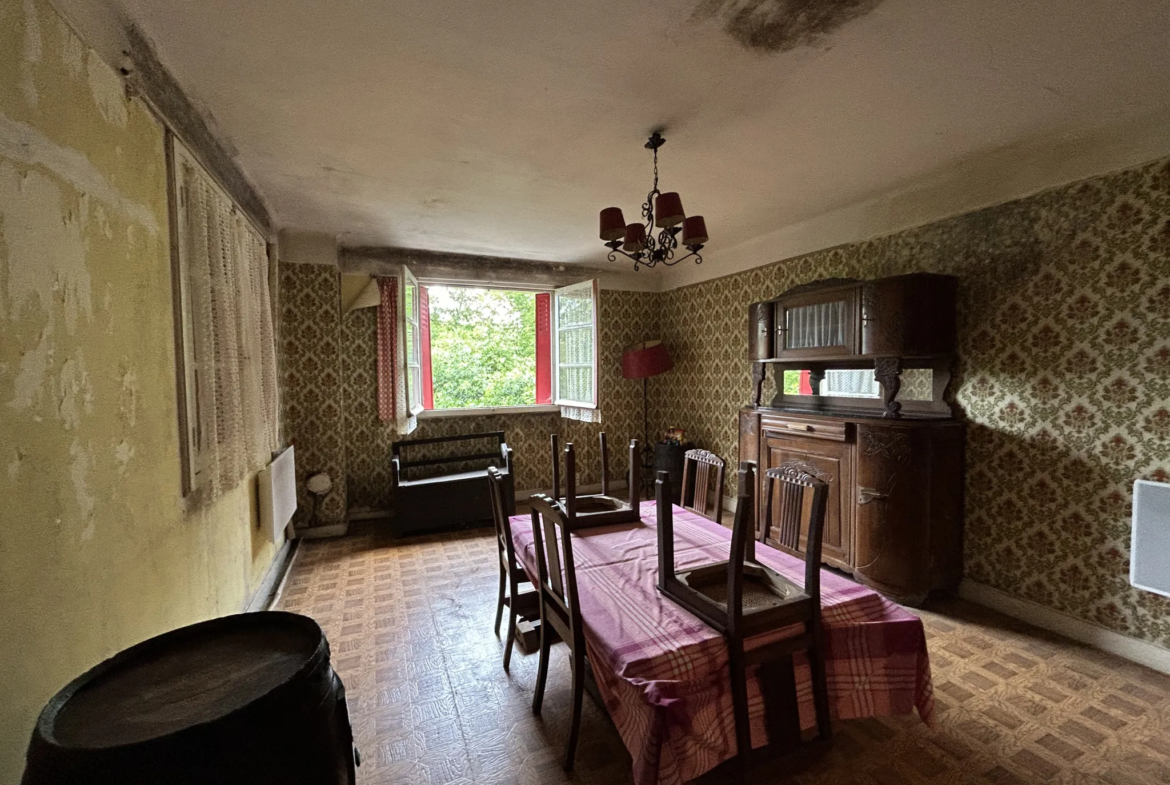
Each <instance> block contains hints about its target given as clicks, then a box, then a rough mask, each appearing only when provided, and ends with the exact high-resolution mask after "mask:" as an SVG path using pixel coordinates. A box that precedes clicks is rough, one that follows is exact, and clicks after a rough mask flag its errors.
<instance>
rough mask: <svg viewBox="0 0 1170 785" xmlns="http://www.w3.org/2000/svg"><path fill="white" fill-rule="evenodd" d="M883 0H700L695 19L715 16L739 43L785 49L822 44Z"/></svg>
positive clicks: (758, 48) (761, 49) (756, 48)
mask: <svg viewBox="0 0 1170 785" xmlns="http://www.w3.org/2000/svg"><path fill="white" fill-rule="evenodd" d="M881 2H882V0H703V2H702V3H700V4H699V5H698V6H697V7H696V8H695V11H694V15H693V16H694V18H695V19H696V20H707V19H717V20H719V22H720V23H721V24H722V26H723V30H724V32H726V33H727V35H729V36H731V38H732V39H733V40H735V41H736V42H737V43H738V44H740V46H743V47H744V48H745V49H750V50H754V51H759V52H788V51H790V50H792V49H795V48H797V47H800V46H823V45H825V42H826V39H827V38H828V37H829V36H830V35H832V34H833V33H834V32H836V31H837V30H838V29H840V28H841V27H842V26H843V25H845V24H847V23H849V22H852V21H853V20H854V19H858V18H860V17H862V16H865V15H866V14H868V13H870V12H871V11H873V10H874V9H875V8H877V7H878V6H879V5H880V4H881Z"/></svg>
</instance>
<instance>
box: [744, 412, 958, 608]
mask: <svg viewBox="0 0 1170 785" xmlns="http://www.w3.org/2000/svg"><path fill="white" fill-rule="evenodd" d="M963 433H964V426H963V424H962V423H959V422H956V421H954V420H946V421H940V420H908V419H880V418H867V419H861V418H856V419H851V418H843V417H835V416H820V415H810V414H803V413H800V414H797V413H791V412H785V411H783V410H781V409H774V408H764V407H747V408H745V409H743V410H742V411H741V412H740V414H739V457H740V460H741V461H742V460H748V461H757V462H758V464H759V466H760V471H759V472H758V473H757V481H756V499H757V500H759V499H763V494H762V489H763V482H764V470H766V469H769V468H771V467H773V466H779V465H780V464H781V463H785V462H787V461H793V460H795V461H800V462H802V463H804V464H807V465H808V467H809V470H810V471H811V472H812V473H814V474H816V475H817V476H818V477H820V478H821V479H823V480H824V481H825V482H827V483H828V484H829V503H828V509H827V511H826V518H825V533H824V545H823V549H824V551H823V559H824V561H825V562H826V563H827V564H829V565H831V566H833V567H837V568H839V569H842V570H845V571H846V572H850V573H852V574H853V575H854V577H855V578H857V579H858V580H859V581H861V582H862V583H864V584H866V585H867V586H872V587H873V588H874V589H877V590H878V591H880V592H881V593H882V594H885V595H887V596H889V597H890V598H892V599H894V600H897V601H898V602H902V603H905V604H907V605H917V604H920V603H921V602H922V601H923V600H924V599H925V598H926V595H927V594H929V593H930V592H931V591H932V590H934V589H944V590H954V589H956V588H957V587H958V584H959V580H960V579H961V578H962V577H963ZM773 505H774V506H778V505H779V498H776V499H775V500H774V501H773ZM756 509H757V510H758V512H759V521H758V524H757V525H758V526H759V527H761V528H762V527H763V525H764V512H765V511H764V509H763V505H762V504H757V505H756ZM772 520H774V521H776V520H779V509H778V507H777V508H776V509H774V510H773V514H772ZM767 539H768V542H769V544H771V545H775V546H776V547H781V546H780V545H779V543H777V542H775V541H774V539H773V537H772V532H768V533H767ZM803 542H804V539H803V536H802V538H801V543H802V546H803ZM792 552H793V553H795V554H796V555H799V556H802V555H803V554H802V553H801V552H800V551H799V550H797V551H792Z"/></svg>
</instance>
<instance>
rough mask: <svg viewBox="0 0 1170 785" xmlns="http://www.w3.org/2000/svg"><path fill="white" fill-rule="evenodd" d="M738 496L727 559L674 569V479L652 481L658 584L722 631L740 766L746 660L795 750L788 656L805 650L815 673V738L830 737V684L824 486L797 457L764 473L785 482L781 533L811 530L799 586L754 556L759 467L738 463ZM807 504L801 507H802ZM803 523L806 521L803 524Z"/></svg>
mask: <svg viewBox="0 0 1170 785" xmlns="http://www.w3.org/2000/svg"><path fill="white" fill-rule="evenodd" d="M738 474H739V488H740V492H739V496H738V500H737V505H736V512H735V524H734V526H733V527H732V534H731V553H730V556H729V558H728V560H727V561H725V562H716V563H714V564H709V565H704V566H702V567H698V568H695V569H692V570H689V571H687V572H685V573H680V574H678V575H676V574H675V570H674V525H673V519H672V510H671V506H670V502H669V488H668V486H669V484H670V481H669V479H668V478H667V476H666V473H665V472H661V473H659V476H658V481H657V489H656V490H657V500H658V504H657V512H658V558H659V568H658V586H659V589H660V590H661V591H662V592H663V594H666V595H667V596H668V597H670V598H671V599H673V600H674V601H675V602H677V603H679V604H680V605H682V606H683V607H684V608H686V609H687V610H689V611H690V612H691V613H694V614H695V615H696V616H698V617H699V618H700V619H702V620H704V621H705V622H707V623H708V624H709V625H711V626H712V627H714V628H715V629H717V630H719V631H720V632H721V633H722V634H723V635H724V637H725V638H726V639H727V647H728V667H729V670H730V677H731V695H732V703H733V705H734V708H735V735H736V749H737V753H738V757H739V761H740V763H741V765H742V764H743V763H744V762H746V761H747V759H748V756H749V755H750V754H751V752H752V740H751V723H750V721H749V717H748V697H747V674H748V669H749V668H753V667H757V666H758V668H759V671H758V673H759V677H760V683H761V691H762V694H763V698H764V711H765V727H766V729H767V733H768V742H769V744H773V743H775V744H777V745H779V746H780V747H781V749H783V750H786V751H787V750H792V749H794V748H796V747H798V746H799V745H800V744H801V742H802V738H801V729H800V712H799V705H798V703H797V698H796V673H795V669H794V667H793V660H792V658H793V655H794V654H796V653H797V652H801V651H803V652H805V654H806V656H807V658H808V663H809V669H810V672H811V676H812V687H813V704H814V706H815V708H816V716H817V738H818V739H819V740H820V741H828V740H829V739H830V738H831V737H832V728H831V725H830V722H829V693H828V683H827V681H826V678H825V660H824V641H823V636H822V632H821V589H820V586H821V583H820V580H821V569H820V534H821V531H822V530H823V525H824V519H825V500H826V497H827V495H828V486H827V485H826V484H825V483H824V482H823V481H821V480H820V479H818V478H816V477H814V476H813V475H811V474H809V473H808V472H806V471H804V469H803V468H801V467H800V466H799V465H786V466H781V467H777V468H774V469H770V470H769V471H768V472H767V476H768V480H769V482H772V481H776V482H779V483H781V485H782V487H783V491H782V493H781V497H782V499H783V504H782V505H781V512H782V517H781V520H780V521H779V525H778V528H779V530H780V531H783V532H797V533H798V532H799V531H800V530H801V529H802V528H804V529H805V530H807V531H808V532H809V541H808V548H807V551H806V555H805V573H804V586H797V585H796V584H795V583H793V582H792V581H789V580H788V579H787V578H785V577H784V576H782V575H780V574H779V573H777V572H776V571H774V570H772V569H771V568H769V567H767V566H765V565H763V564H761V563H759V562H758V561H756V558H755V556H756V554H755V529H756V527H755V511H754V509H753V508H754V505H753V501H754V500H753V493H752V488H753V486H754V485H755V474H756V466H755V464H754V463H752V462H750V461H744V462H741V463H740V465H739V473H738ZM805 511H807V516H806V515H805V514H804V513H805ZM802 523H803V526H802ZM797 625H799V632H798V633H796V634H794V635H792V636H789V637H785V638H782V639H781V640H779V641H774V642H771V643H766V644H763V645H760V646H755V647H750V648H749V647H747V646H745V641H747V640H748V639H750V638H752V637H755V636H758V635H762V634H764V633H769V632H774V631H776V630H781V629H784V628H785V627H795V626H797Z"/></svg>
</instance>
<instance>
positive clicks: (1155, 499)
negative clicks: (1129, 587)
mask: <svg viewBox="0 0 1170 785" xmlns="http://www.w3.org/2000/svg"><path fill="white" fill-rule="evenodd" d="M1129 582H1130V583H1131V584H1133V585H1134V586H1135V587H1137V588H1139V589H1145V590H1146V591H1152V592H1155V593H1157V594H1163V595H1165V596H1167V597H1170V484H1167V483H1164V482H1153V481H1151V480H1137V481H1136V482H1135V483H1134V484H1133V536H1132V538H1131V540H1130V543H1129Z"/></svg>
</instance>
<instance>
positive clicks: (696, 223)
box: [682, 215, 707, 245]
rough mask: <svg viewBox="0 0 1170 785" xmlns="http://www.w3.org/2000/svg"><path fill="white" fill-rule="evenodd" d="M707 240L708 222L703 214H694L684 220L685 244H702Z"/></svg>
mask: <svg viewBox="0 0 1170 785" xmlns="http://www.w3.org/2000/svg"><path fill="white" fill-rule="evenodd" d="M705 242H707V223H706V221H704V220H703V216H701V215H692V216H691V217H690V218H688V219H686V220H685V221H683V239H682V244H683V245H702V244H703V243H705Z"/></svg>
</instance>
